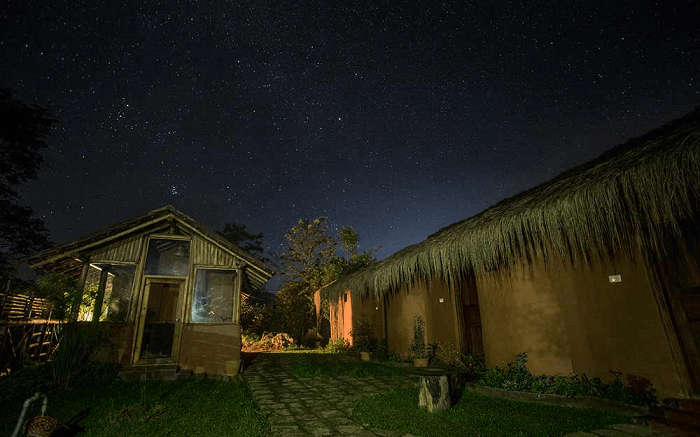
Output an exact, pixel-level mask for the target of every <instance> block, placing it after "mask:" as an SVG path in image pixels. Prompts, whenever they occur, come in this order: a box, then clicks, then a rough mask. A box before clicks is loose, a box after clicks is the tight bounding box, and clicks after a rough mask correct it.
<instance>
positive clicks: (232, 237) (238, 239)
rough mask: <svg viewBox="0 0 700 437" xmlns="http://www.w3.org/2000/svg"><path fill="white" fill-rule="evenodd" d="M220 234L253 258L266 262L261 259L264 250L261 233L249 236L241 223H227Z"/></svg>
mask: <svg viewBox="0 0 700 437" xmlns="http://www.w3.org/2000/svg"><path fill="white" fill-rule="evenodd" d="M220 234H221V235H222V236H223V237H224V238H226V239H227V240H229V241H230V242H232V243H234V244H236V245H237V246H238V247H240V248H241V249H243V250H245V251H246V252H248V253H250V254H251V255H253V256H254V257H256V258H258V259H260V260H262V261H266V259H265V258H264V257H263V253H264V250H265V248H264V245H263V234H262V233H259V234H251V233H250V232H248V230H247V229H246V225H244V224H242V223H227V224H226V225H224V229H223V230H222V231H221V232H220Z"/></svg>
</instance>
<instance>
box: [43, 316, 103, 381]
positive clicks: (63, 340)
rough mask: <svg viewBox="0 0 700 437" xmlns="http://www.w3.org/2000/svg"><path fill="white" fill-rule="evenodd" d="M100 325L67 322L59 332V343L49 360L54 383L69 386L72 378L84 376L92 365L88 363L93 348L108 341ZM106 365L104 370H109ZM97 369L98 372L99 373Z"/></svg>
mask: <svg viewBox="0 0 700 437" xmlns="http://www.w3.org/2000/svg"><path fill="white" fill-rule="evenodd" d="M101 328H102V326H101V325H98V324H93V323H76V322H74V323H67V324H65V325H63V326H62V328H61V331H60V333H59V345H58V349H57V350H56V353H55V355H54V358H53V361H51V373H52V382H53V384H54V385H56V386H59V387H62V388H69V387H70V386H71V385H72V383H73V380H74V378H76V377H78V376H80V377H81V378H84V377H85V376H86V375H85V371H86V370H88V368H90V369H91V371H92V368H93V367H94V366H92V364H91V363H90V358H91V357H92V355H93V353H94V352H95V350H96V349H97V348H98V346H100V345H101V344H102V343H103V342H105V341H109V339H108V338H107V337H106V335H105V331H104V330H103V329H101ZM109 367H113V366H111V365H108V366H106V369H105V370H106V371H107V372H109ZM100 372H101V370H100V371H98V373H100Z"/></svg>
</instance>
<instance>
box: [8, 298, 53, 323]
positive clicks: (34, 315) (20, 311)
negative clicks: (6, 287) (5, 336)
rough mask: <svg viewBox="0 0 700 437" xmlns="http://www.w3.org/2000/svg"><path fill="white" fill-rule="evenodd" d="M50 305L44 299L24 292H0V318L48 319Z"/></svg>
mask: <svg viewBox="0 0 700 437" xmlns="http://www.w3.org/2000/svg"><path fill="white" fill-rule="evenodd" d="M50 317H51V305H50V304H49V302H48V301H47V300H46V299H43V298H40V297H32V296H27V295H25V294H5V293H0V320H29V319H48V318H50Z"/></svg>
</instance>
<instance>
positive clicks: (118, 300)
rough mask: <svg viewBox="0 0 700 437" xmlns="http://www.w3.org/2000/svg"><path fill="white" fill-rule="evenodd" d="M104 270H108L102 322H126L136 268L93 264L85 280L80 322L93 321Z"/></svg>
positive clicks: (101, 311)
mask: <svg viewBox="0 0 700 437" xmlns="http://www.w3.org/2000/svg"><path fill="white" fill-rule="evenodd" d="M104 269H107V282H106V283H105V291H104V299H103V301H102V308H101V309H100V321H108V322H123V321H125V320H126V316H127V313H128V311H129V302H130V301H131V291H132V287H133V281H134V272H135V271H136V266H133V265H116V264H91V265H90V270H88V274H87V278H86V279H85V291H84V293H83V301H82V302H81V304H80V311H79V312H78V320H80V321H90V320H92V316H93V311H94V307H95V298H96V297H97V292H98V290H99V286H100V276H101V274H102V270H104Z"/></svg>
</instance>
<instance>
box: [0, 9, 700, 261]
mask: <svg viewBox="0 0 700 437" xmlns="http://www.w3.org/2000/svg"><path fill="white" fill-rule="evenodd" d="M60 3H61V2H59V1H55V2H53V1H52V2H45V1H39V2H35V1H27V0H22V1H10V2H9V8H8V9H6V10H0V59H2V62H0V87H3V88H9V89H10V90H11V92H12V93H13V94H14V95H15V96H16V97H17V98H19V99H21V100H23V101H25V102H28V103H37V104H40V105H42V106H46V107H47V108H49V110H50V111H51V113H52V114H54V116H55V118H57V119H58V120H59V124H58V126H57V128H56V131H55V132H54V134H53V135H52V136H51V137H50V138H49V140H48V143H49V145H50V148H49V149H47V150H46V151H45V162H44V164H43V166H42V168H41V171H40V176H39V178H38V179H37V180H35V181H32V182H30V183H28V184H26V186H24V187H23V188H22V189H21V190H20V191H21V194H22V197H23V201H24V203H26V204H28V205H30V206H31V207H32V208H34V210H35V211H36V212H37V214H38V215H40V216H41V217H43V218H44V219H45V221H46V224H47V226H48V228H49V230H50V231H51V236H52V239H53V240H54V241H56V242H63V241H66V240H69V239H73V238H77V237H79V236H81V235H82V234H85V233H87V232H90V231H94V230H97V229H99V228H101V227H104V226H107V225H109V224H111V223H114V222H117V221H119V220H122V219H125V218H128V217H130V216H133V215H136V214H139V213H142V212H145V211H146V210H149V209H152V208H155V207H157V206H160V205H162V204H165V203H172V204H174V205H175V206H176V207H178V208H180V209H181V210H182V211H184V212H185V213H187V214H189V215H191V216H193V217H195V218H196V219H199V220H200V221H202V222H203V223H205V224H207V225H209V226H211V227H213V228H215V229H218V228H221V226H222V225H223V224H224V223H225V222H227V221H240V222H244V223H246V224H247V225H248V226H249V227H250V228H251V229H252V230H254V231H260V232H263V233H264V234H265V236H266V240H267V244H268V245H269V246H270V247H271V248H272V249H273V250H277V249H278V248H279V243H280V241H281V238H282V235H283V234H284V232H285V231H286V230H287V229H289V227H290V226H291V225H292V224H293V223H294V222H295V221H296V220H297V219H299V218H302V217H315V216H319V215H325V216H328V217H329V218H330V220H331V221H332V222H333V223H334V224H338V225H352V226H354V227H355V228H357V229H358V231H359V232H360V234H361V236H362V242H363V245H364V246H365V247H368V246H377V245H378V246H381V250H380V251H379V252H378V255H379V256H380V257H385V256H387V255H389V254H391V253H393V252H394V251H396V250H398V249H400V248H402V247H404V246H406V245H408V244H411V243H415V242H417V241H420V240H422V239H424V238H425V237H426V236H427V235H428V234H430V233H432V232H434V231H436V230H437V229H438V228H440V227H442V226H444V225H447V224H449V223H452V222H454V221H457V220H460V219H463V218H465V217H467V216H470V215H472V214H475V213H477V212H479V211H480V210H482V209H484V208H486V207H487V206H489V205H491V204H493V203H495V202H497V201H499V200H500V199H502V198H504V197H507V196H509V195H513V194H515V193H517V192H519V191H521V190H523V189H526V188H528V187H530V186H532V185H534V184H537V183H539V182H542V181H544V180H546V179H548V178H550V177H552V176H554V175H556V174H558V173H560V172H561V171H563V170H565V169H566V168H568V167H571V166H573V165H575V164H578V163H581V162H583V161H585V160H588V159H591V158H594V157H595V156H597V155H598V154H600V153H601V152H602V151H604V150H606V149H608V148H610V147H612V146H614V145H616V144H618V143H620V142H622V141H624V140H626V139H628V138H630V137H633V136H637V135H640V134H643V133H644V132H646V131H648V130H649V129H652V128H654V127H656V126H658V125H660V124H662V123H664V122H666V121H669V120H671V119H673V118H676V117H678V116H681V115H683V114H684V113H686V112H689V111H690V110H691V109H693V108H694V107H695V106H696V105H697V104H698V103H699V102H700V98H699V97H700V74H699V70H700V61H699V60H700V32H699V31H698V29H699V28H700V26H698V20H699V19H700V18H699V17H700V7H699V6H698V2H696V1H685V2H684V1H674V2H653V3H647V2H642V1H632V2H609V1H608V2H580V1H579V2H571V3H567V2H545V3H537V2H523V3H526V5H523V4H521V3H520V2H481V4H476V3H470V2H456V3H454V4H450V3H445V2H435V1H429V2H425V3H422V4H419V3H413V5H412V6H410V7H408V8H400V7H398V6H396V5H395V2H387V3H385V2H381V3H380V2H368V3H367V4H366V5H364V6H352V7H350V6H348V4H349V2H342V3H341V2H339V3H340V4H342V5H345V6H343V7H337V8H336V7H331V6H329V5H328V4H327V3H333V2H318V3H316V2H314V3H308V4H307V5H306V6H304V7H299V6H294V5H293V3H296V2H292V3H286V2H281V1H270V2H265V1H255V2H252V3H250V4H244V3H241V2H233V3H231V2H225V3H222V2H216V3H209V2H196V3H191V4H190V3H187V2H180V1H174V0H168V1H162V2H145V3H144V2H138V3H136V2H134V3H124V4H122V5H121V6H114V4H116V3H117V2H109V3H110V6H108V7H102V6H97V5H92V4H90V5H88V6H84V5H80V6H79V5H77V4H75V2H66V3H65V4H64V5H61V4H60ZM98 3H99V2H98ZM564 3H567V4H566V5H565V4H564Z"/></svg>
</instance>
